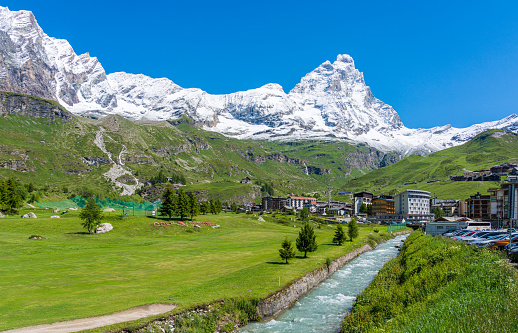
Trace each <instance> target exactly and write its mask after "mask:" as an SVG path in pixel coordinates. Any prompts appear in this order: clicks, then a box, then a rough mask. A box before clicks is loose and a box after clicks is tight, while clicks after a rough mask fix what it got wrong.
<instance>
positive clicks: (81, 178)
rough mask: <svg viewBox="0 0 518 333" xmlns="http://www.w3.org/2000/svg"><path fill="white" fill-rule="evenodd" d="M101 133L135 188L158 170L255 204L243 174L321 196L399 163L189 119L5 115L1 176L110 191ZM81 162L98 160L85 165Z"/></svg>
mask: <svg viewBox="0 0 518 333" xmlns="http://www.w3.org/2000/svg"><path fill="white" fill-rule="evenodd" d="M23 97H24V98H25V97H27V96H23ZM33 111H34V110H33ZM33 113H34V112H33ZM172 124H174V125H172ZM101 128H103V129H104V142H105V147H106V149H107V150H108V151H109V152H111V154H112V156H113V158H114V159H116V158H117V157H118V156H119V154H120V153H121V151H122V150H123V145H124V146H126V148H127V150H126V151H125V153H124V155H123V161H124V163H125V168H126V169H128V170H130V171H131V172H132V173H133V174H134V175H136V177H137V178H138V180H139V182H141V183H146V182H147V181H148V180H149V179H150V178H151V177H153V176H156V175H157V174H158V172H159V171H163V172H164V174H166V175H170V174H173V173H175V174H182V175H184V176H185V178H186V179H187V185H188V187H187V190H190V189H191V188H192V189H194V190H203V189H204V188H210V189H211V191H212V192H215V193H214V195H216V196H218V197H221V198H222V199H232V200H235V201H254V200H256V201H257V200H259V198H260V196H261V194H260V190H259V189H260V186H255V185H254V186H250V185H241V184H239V181H240V180H241V179H242V178H243V177H245V176H248V177H250V178H251V179H252V180H253V181H255V182H269V183H270V182H271V183H273V185H274V188H275V190H276V194H277V195H286V194H287V193H291V192H293V193H297V194H300V193H308V192H314V191H323V190H324V188H325V187H326V186H327V185H332V186H333V187H335V188H338V187H339V186H341V185H343V184H345V182H346V181H347V180H348V179H350V178H351V177H356V176H360V175H361V174H364V173H366V172H369V171H371V170H374V169H376V168H378V167H379V166H380V165H385V164H389V163H392V162H394V161H395V158H396V157H395V156H394V155H386V154H384V153H382V152H379V151H377V150H375V149H372V148H368V147H366V146H363V145H357V146H355V145H349V144H347V143H344V142H326V141H300V142H268V141H253V140H237V139H232V138H227V137H225V136H223V135H220V134H218V133H214V132H208V131H204V130H202V129H199V128H197V127H195V126H193V124H192V122H190V121H188V119H181V120H179V121H175V122H171V123H168V122H132V121H129V120H127V119H125V118H122V117H120V116H109V117H106V118H103V119H101V120H93V119H86V118H81V117H72V119H71V120H70V121H65V120H61V119H54V120H51V119H44V118H38V117H34V116H29V115H22V114H8V115H5V117H0V138H1V139H0V166H4V168H0V176H3V177H10V176H14V177H16V178H18V179H20V180H22V181H24V182H32V183H33V184H34V185H36V186H47V187H50V189H51V190H50V192H52V189H54V190H57V189H59V190H60V189H63V188H67V189H68V190H69V192H78V191H79V190H80V189H81V188H82V187H88V188H91V189H94V190H96V191H100V192H105V193H108V192H110V191H111V192H112V193H113V192H115V191H116V189H112V186H111V185H110V184H109V183H108V182H107V181H106V179H105V177H104V176H103V174H104V173H105V172H107V171H108V170H109V169H110V168H111V164H108V163H107V160H106V159H107V155H106V154H105V153H103V152H102V151H101V150H100V149H99V147H98V146H97V145H96V144H95V143H94V140H95V138H96V135H97V133H98V132H99V131H100V130H101ZM84 158H86V159H89V160H99V161H101V162H100V163H97V164H96V165H87V163H86V162H85V160H84ZM103 158H104V159H105V161H104V162H103V161H102V159H103ZM306 173H307V174H306ZM209 183H210V184H211V185H207V184H209ZM223 191H225V192H223ZM55 192H58V191H55ZM119 192H120V191H119Z"/></svg>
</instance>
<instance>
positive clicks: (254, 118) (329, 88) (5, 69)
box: [0, 7, 518, 156]
mask: <svg viewBox="0 0 518 333" xmlns="http://www.w3.org/2000/svg"><path fill="white" fill-rule="evenodd" d="M0 45H1V47H0V89H1V90H7V91H13V92H19V93H26V94H31V95H35V96H39V97H43V98H49V99H54V100H57V101H59V102H60V103H61V104H62V105H63V106H64V107H65V108H66V109H68V110H69V111H71V112H72V113H74V114H77V115H82V116H88V117H103V116H106V115H110V114H118V115H121V116H123V117H125V118H128V119H132V120H139V119H147V120H168V119H176V118H179V117H181V116H182V115H187V116H188V117H190V118H191V119H193V120H194V122H195V123H196V124H197V125H198V126H200V127H203V128H204V129H206V130H210V131H215V132H219V133H221V134H224V135H226V136H231V137H236V138H240V139H269V140H298V139H323V140H346V141H348V142H351V143H360V142H361V143H367V144H368V145H370V146H373V147H375V148H378V149H380V150H383V151H398V152H399V153H400V154H401V155H403V156H406V155H410V154H414V153H420V154H427V153H430V152H433V151H437V150H441V149H445V148H448V147H452V146H455V145H459V144H462V143H464V142H466V141H468V140H469V139H471V138H472V137H474V136H475V135H477V134H478V133H480V132H482V131H484V130H487V129H489V128H500V129H505V130H512V131H516V130H517V129H518V125H517V124H518V119H517V118H518V116H516V115H514V114H513V115H511V116H509V117H507V118H504V119H502V120H499V121H494V122H487V123H482V124H476V125H473V126H470V127H468V128H454V127H451V126H449V125H446V126H441V127H434V128H430V129H422V128H420V129H410V128H407V127H405V126H404V125H403V123H402V122H401V119H400V118H399V115H398V114H397V112H396V111H395V110H394V109H393V108H392V107H391V106H390V105H387V104H385V103H384V102H382V101H381V100H379V99H377V98H376V97H374V96H373V94H372V92H371V90H370V88H369V87H368V86H367V85H366V84H365V80H364V77H363V73H361V72H360V71H358V70H357V69H356V68H355V65H354V61H353V59H352V57H351V56H349V55H345V54H344V55H338V57H337V58H336V60H335V61H334V62H330V61H326V62H324V63H323V64H321V65H320V66H318V67H317V68H316V69H315V70H313V71H312V72H310V73H308V74H307V75H306V76H304V77H303V78H302V79H301V81H300V82H299V83H298V84H297V85H296V86H295V87H294V88H293V89H292V90H291V91H290V92H289V93H285V91H284V90H283V88H282V87H281V86H280V85H278V84H267V85H264V86H262V87H260V88H257V89H251V90H247V91H241V92H236V93H232V94H227V95H211V94H208V93H207V92H205V91H202V90H201V89H192V88H191V89H184V88H182V87H180V86H178V85H177V84H175V83H174V82H173V81H171V80H169V79H167V78H159V79H154V78H150V77H148V76H145V75H142V74H128V73H123V72H119V73H112V74H108V75H107V74H106V72H105V70H104V68H103V67H102V65H101V64H100V62H99V61H98V60H97V58H95V57H90V55H89V54H88V53H85V54H82V55H76V54H75V52H74V50H73V49H72V46H71V45H70V44H69V43H68V42H67V41H66V40H63V39H56V38H53V37H49V36H47V35H46V34H45V33H44V32H43V30H42V29H41V28H40V27H39V25H38V23H37V22H36V19H35V18H34V15H33V14H32V13H31V12H29V11H10V10H9V9H8V8H6V7H0Z"/></svg>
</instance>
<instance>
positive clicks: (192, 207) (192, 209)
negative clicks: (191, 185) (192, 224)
mask: <svg viewBox="0 0 518 333" xmlns="http://www.w3.org/2000/svg"><path fill="white" fill-rule="evenodd" d="M199 212H200V203H199V202H198V199H197V198H196V196H195V195H194V192H191V193H189V215H191V220H192V219H193V217H195V216H196V215H198V213H199Z"/></svg>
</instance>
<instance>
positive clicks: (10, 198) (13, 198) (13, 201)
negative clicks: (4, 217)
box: [5, 178, 22, 213]
mask: <svg viewBox="0 0 518 333" xmlns="http://www.w3.org/2000/svg"><path fill="white" fill-rule="evenodd" d="M5 187H6V198H5V200H6V201H5V205H6V206H7V210H8V211H9V212H10V213H16V212H17V211H18V208H20V207H21V206H22V197H21V196H20V194H19V193H18V189H17V187H18V182H17V181H16V179H14V178H9V179H8V180H7V182H6V184H5Z"/></svg>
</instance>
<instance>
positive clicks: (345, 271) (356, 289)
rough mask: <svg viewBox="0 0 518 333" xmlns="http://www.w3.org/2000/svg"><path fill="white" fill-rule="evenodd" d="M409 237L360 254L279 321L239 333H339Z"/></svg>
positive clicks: (402, 236) (271, 321)
mask: <svg viewBox="0 0 518 333" xmlns="http://www.w3.org/2000/svg"><path fill="white" fill-rule="evenodd" d="M406 236H407V235H401V236H397V237H395V238H393V239H391V240H389V241H387V242H385V243H383V244H381V245H379V246H377V247H376V249H374V250H372V251H368V252H364V253H362V254H360V255H359V256H357V257H356V258H355V259H353V260H352V261H351V262H349V263H348V264H347V265H345V266H344V267H343V268H341V269H339V270H337V271H336V272H335V273H334V274H332V275H331V276H330V277H329V278H328V279H327V280H326V281H324V282H323V283H322V284H320V285H319V286H318V287H316V288H315V289H313V290H312V291H311V292H309V293H308V294H307V295H306V296H305V297H303V298H300V299H299V300H298V301H296V302H295V304H294V305H293V306H292V307H291V308H289V309H288V310H286V311H284V312H283V313H281V314H280V315H279V316H278V317H277V318H275V319H272V320H270V321H265V322H258V323H251V324H249V325H247V326H245V327H243V328H241V329H239V330H238V332H240V333H259V332H265V333H266V332H268V333H274V332H279V333H281V332H282V333H289V332H297V333H305V332H338V331H339V330H340V323H341V321H342V319H343V317H344V316H345V314H346V311H351V309H352V304H353V302H354V299H355V298H356V295H357V294H358V293H360V292H361V291H362V290H363V289H365V288H366V287H367V286H368V285H369V283H370V282H371V281H372V279H373V278H374V277H375V276H376V275H377V274H378V271H379V270H380V269H381V268H382V267H383V265H384V264H385V263H386V262H387V261H389V260H390V259H392V258H394V257H395V256H397V254H398V250H397V249H396V248H395V247H394V246H395V245H397V244H401V240H402V239H404V238H406ZM281 303H282V301H281Z"/></svg>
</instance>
